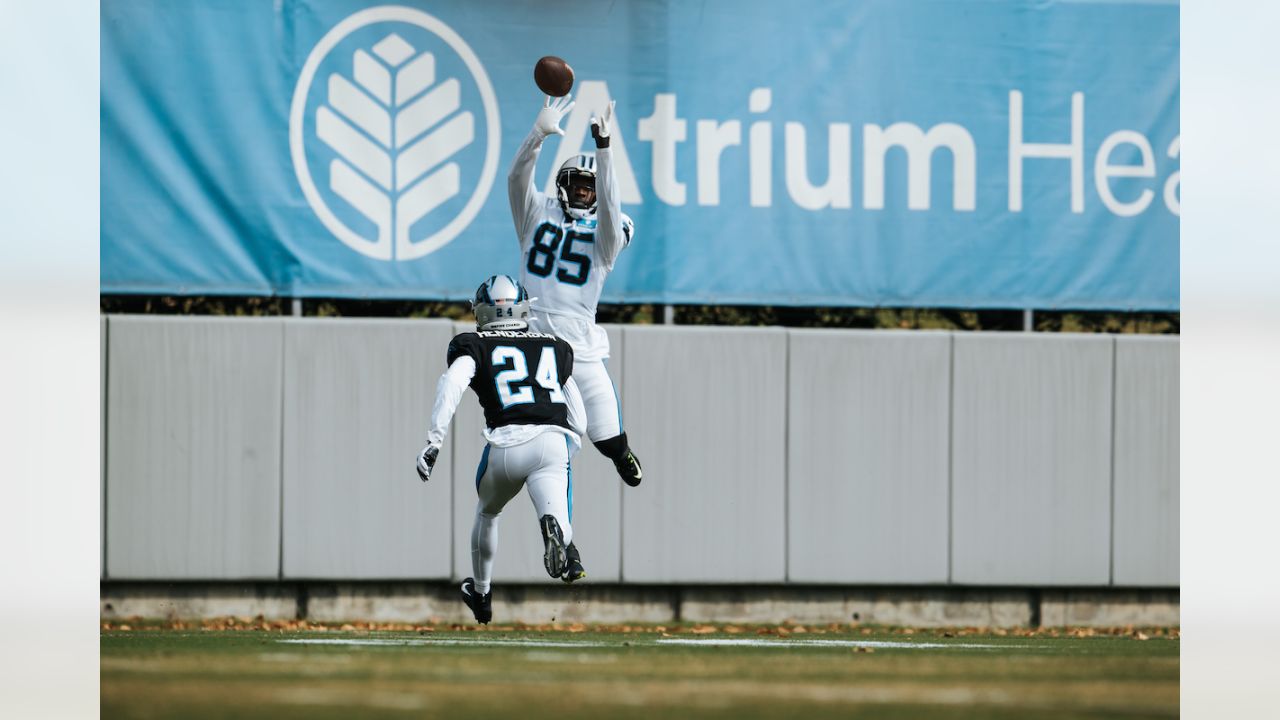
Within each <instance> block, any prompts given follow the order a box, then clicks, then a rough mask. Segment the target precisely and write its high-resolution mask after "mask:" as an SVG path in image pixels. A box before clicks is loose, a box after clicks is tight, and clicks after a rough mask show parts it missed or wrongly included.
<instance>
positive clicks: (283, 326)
mask: <svg viewBox="0 0 1280 720" xmlns="http://www.w3.org/2000/svg"><path fill="white" fill-rule="evenodd" d="M288 332H289V331H288V327H287V323H286V321H285V320H283V319H282V320H281V321H280V443H279V445H280V460H279V462H278V463H277V465H278V467H279V478H278V479H279V480H280V493H279V498H280V507H279V508H278V513H277V516H278V517H279V525H280V526H279V527H277V528H276V534H277V535H278V536H279V537H278V538H277V543H276V552H277V553H279V557H277V558H276V577H277V578H279V579H280V580H283V579H284V451H285V444H284V438H285V426H284V425H285V418H286V417H287V415H288V413H286V412H285V398H286V397H287V395H286V393H285V383H287V382H289V372H288V366H289V345H288V343H287V342H286V337H287V335H288Z"/></svg>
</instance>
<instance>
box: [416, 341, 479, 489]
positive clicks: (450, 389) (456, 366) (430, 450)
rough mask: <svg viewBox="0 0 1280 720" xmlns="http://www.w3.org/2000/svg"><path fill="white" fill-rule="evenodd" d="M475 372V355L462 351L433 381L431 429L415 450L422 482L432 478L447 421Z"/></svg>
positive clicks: (450, 418) (446, 429)
mask: <svg viewBox="0 0 1280 720" xmlns="http://www.w3.org/2000/svg"><path fill="white" fill-rule="evenodd" d="M475 374H476V361H475V359H473V358H472V357H471V356H470V355H463V356H461V357H458V358H456V359H455V360H454V361H453V363H452V364H450V365H449V369H448V370H446V371H445V372H444V374H443V375H441V376H440V382H438V383H436V402H435V405H434V406H433V407H432V409H431V429H430V430H428V431H427V444H426V446H425V447H423V448H422V451H421V452H419V453H418V477H420V478H422V482H426V481H428V480H430V479H431V470H432V468H434V467H435V464H436V458H437V457H438V456H439V454H440V448H442V447H444V436H445V434H446V433H448V432H449V423H451V422H453V414H454V413H455V412H457V411H458V403H459V402H461V401H462V394H463V393H464V392H466V391H467V386H468V385H470V384H471V378H473V377H475Z"/></svg>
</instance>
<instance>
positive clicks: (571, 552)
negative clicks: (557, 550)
mask: <svg viewBox="0 0 1280 720" xmlns="http://www.w3.org/2000/svg"><path fill="white" fill-rule="evenodd" d="M564 555H565V558H566V560H567V564H566V565H565V567H564V575H561V576H560V579H561V580H563V581H565V582H567V583H571V582H574V581H575V580H581V579H582V578H584V577H586V576H587V571H586V570H585V569H583V567H582V558H580V557H578V548H577V546H576V545H574V544H573V543H569V547H567V548H565V549H564Z"/></svg>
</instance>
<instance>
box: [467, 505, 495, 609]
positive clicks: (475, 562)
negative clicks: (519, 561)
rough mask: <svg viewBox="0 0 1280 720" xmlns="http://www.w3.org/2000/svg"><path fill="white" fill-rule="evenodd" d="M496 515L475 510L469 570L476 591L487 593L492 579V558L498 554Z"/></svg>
mask: <svg viewBox="0 0 1280 720" xmlns="http://www.w3.org/2000/svg"><path fill="white" fill-rule="evenodd" d="M498 517H499V516H497V515H487V514H485V513H482V512H478V511H477V512H476V524H475V526H473V527H472V528H471V570H472V572H473V573H474V574H475V580H476V592H478V593H480V594H481V595H488V594H489V583H490V581H492V580H493V558H494V556H496V555H497V554H498Z"/></svg>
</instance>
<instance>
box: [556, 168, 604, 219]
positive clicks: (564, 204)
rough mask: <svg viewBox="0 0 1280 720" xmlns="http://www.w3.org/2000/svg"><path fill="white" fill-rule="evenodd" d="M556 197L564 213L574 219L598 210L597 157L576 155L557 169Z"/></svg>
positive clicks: (592, 213) (587, 215)
mask: <svg viewBox="0 0 1280 720" xmlns="http://www.w3.org/2000/svg"><path fill="white" fill-rule="evenodd" d="M556 197H558V198H559V199H560V207H561V208H563V209H564V214H565V215H568V216H569V217H571V218H573V219H574V220H582V219H583V218H586V217H589V216H591V215H594V214H595V212H596V158H595V156H594V155H574V156H573V157H571V158H569V159H568V160H565V161H564V164H563V165H561V166H560V169H559V170H558V171H556Z"/></svg>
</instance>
